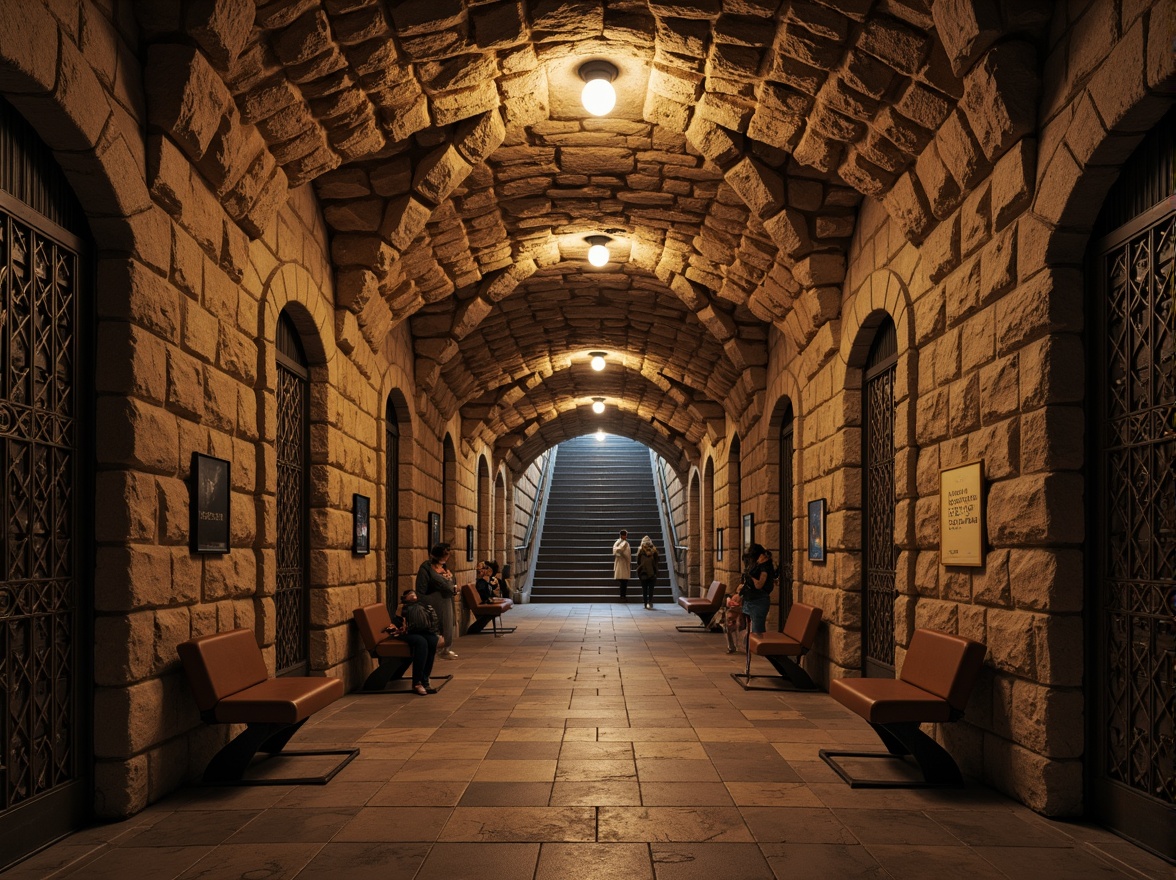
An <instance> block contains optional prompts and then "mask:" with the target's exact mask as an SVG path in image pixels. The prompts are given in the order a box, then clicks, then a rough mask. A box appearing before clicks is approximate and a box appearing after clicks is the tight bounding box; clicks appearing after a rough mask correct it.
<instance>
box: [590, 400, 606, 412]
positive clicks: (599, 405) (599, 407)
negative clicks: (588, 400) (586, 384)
mask: <svg viewBox="0 0 1176 880" xmlns="http://www.w3.org/2000/svg"><path fill="white" fill-rule="evenodd" d="M592 411H593V412H594V413H596V414H597V415H600V414H601V413H602V412H604V398H603V397H594V398H592Z"/></svg>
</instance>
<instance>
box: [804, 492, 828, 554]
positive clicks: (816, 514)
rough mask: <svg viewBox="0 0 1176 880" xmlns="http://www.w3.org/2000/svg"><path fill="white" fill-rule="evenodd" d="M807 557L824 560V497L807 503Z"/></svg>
mask: <svg viewBox="0 0 1176 880" xmlns="http://www.w3.org/2000/svg"><path fill="white" fill-rule="evenodd" d="M808 558H809V560H810V561H811V562H824V561H825V499H824V498H818V499H816V500H815V501H810V502H809V503H808Z"/></svg>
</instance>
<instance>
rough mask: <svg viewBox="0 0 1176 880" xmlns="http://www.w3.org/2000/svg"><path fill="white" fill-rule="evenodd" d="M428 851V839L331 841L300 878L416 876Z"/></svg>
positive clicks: (401, 879)
mask: <svg viewBox="0 0 1176 880" xmlns="http://www.w3.org/2000/svg"><path fill="white" fill-rule="evenodd" d="M428 852H429V844H426V843H371V842H364V843H328V844H326V845H325V846H323V848H322V849H320V850H319V852H318V855H316V856H315V857H314V859H312V860H311V861H310V863H309V864H308V865H307V866H306V867H305V868H304V869H303V871H302V873H301V874H299V875H298V880H412V878H413V876H414V875H415V874H416V872H417V870H418V869H419V868H420V866H421V863H422V862H424V860H425V856H426V855H427V854H428ZM266 880H268V878H266Z"/></svg>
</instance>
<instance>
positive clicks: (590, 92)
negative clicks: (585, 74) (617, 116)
mask: <svg viewBox="0 0 1176 880" xmlns="http://www.w3.org/2000/svg"><path fill="white" fill-rule="evenodd" d="M580 101H581V103H583V105H584V109H585V110H587V111H588V112H589V113H591V114H592V115H593V116H607V115H608V114H609V113H611V112H612V108H613V107H615V106H617V90H616V89H614V88H613V87H612V83H610V82H609V81H608V80H607V79H592V80H589V81H588V82H586V83H584V91H582V92H580Z"/></svg>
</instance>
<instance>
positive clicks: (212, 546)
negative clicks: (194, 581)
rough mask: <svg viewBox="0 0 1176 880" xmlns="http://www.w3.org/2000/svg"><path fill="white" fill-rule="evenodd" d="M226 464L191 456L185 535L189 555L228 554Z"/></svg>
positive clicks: (217, 459) (227, 481)
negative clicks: (188, 526)
mask: <svg viewBox="0 0 1176 880" xmlns="http://www.w3.org/2000/svg"><path fill="white" fill-rule="evenodd" d="M230 476H231V472H230V465H229V462H227V461H225V460H224V459H223V458H214V457H213V456H211V455H203V454H201V453H199V452H193V453H192V486H191V490H190V492H191V494H190V496H189V497H190V499H191V501H190V506H191V514H192V526H191V530H190V532H189V535H190V541H191V546H192V552H193V553H228V552H229V495H230V491H229V486H230V483H229V477H230Z"/></svg>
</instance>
